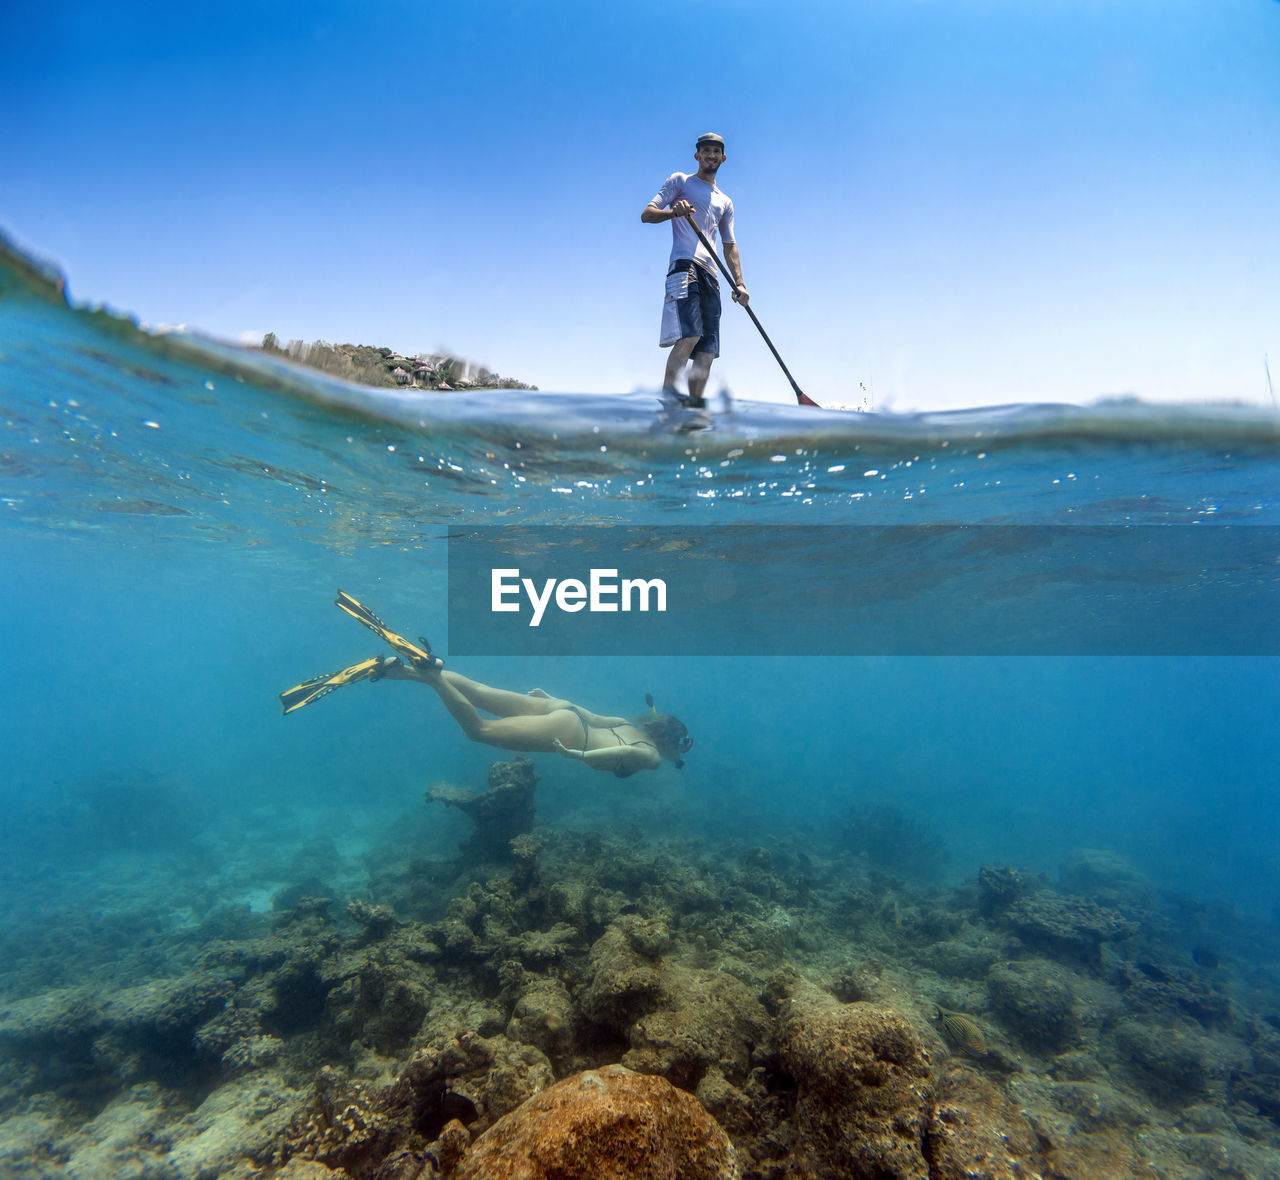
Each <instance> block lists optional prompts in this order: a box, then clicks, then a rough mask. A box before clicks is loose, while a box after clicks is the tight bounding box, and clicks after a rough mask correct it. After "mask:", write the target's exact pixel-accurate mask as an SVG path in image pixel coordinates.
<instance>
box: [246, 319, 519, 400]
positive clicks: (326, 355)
mask: <svg viewBox="0 0 1280 1180" xmlns="http://www.w3.org/2000/svg"><path fill="white" fill-rule="evenodd" d="M250 347H252V346H250ZM257 351H259V352H262V353H264V354H266V355H267V356H278V357H285V358H287V359H289V360H291V361H294V362H296V363H297V364H300V365H306V366H307V367H308V368H311V369H316V370H318V371H319V372H322V373H328V374H329V375H330V376H332V377H340V378H342V379H343V380H345V381H353V382H355V383H356V384H358V385H368V386H371V387H373V388H375V389H426V390H436V391H439V392H441V393H449V392H453V391H455V390H463V389H525V390H536V389H537V388H538V387H537V386H536V385H526V384H525V383H524V382H523V381H516V380H515V379H514V378H511V377H500V376H499V375H498V374H497V373H494V372H493V371H492V370H490V369H486V368H485V367H484V366H483V365H477V364H474V363H473V362H471V361H466V360H462V359H461V358H459V357H455V356H451V355H449V354H448V353H418V354H416V355H412V356H406V355H405V354H403V353H399V352H396V351H395V350H394V349H390V348H381V347H375V346H374V345H370V344H329V343H327V342H325V341H323V340H314V341H312V342H311V343H310V344H306V343H304V342H303V341H301V340H291V341H289V343H288V344H287V345H284V346H283V347H282V346H281V344H280V341H279V339H278V338H277V337H276V334H275V333H274V332H268V333H267V334H266V335H265V336H263V338H262V343H261V344H260V345H258V346H257Z"/></svg>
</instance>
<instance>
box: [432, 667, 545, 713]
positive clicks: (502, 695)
mask: <svg viewBox="0 0 1280 1180" xmlns="http://www.w3.org/2000/svg"><path fill="white" fill-rule="evenodd" d="M442 675H443V677H444V679H445V680H446V681H447V682H448V683H449V684H451V685H453V687H454V688H455V689H457V690H458V692H460V693H461V694H462V695H463V696H464V697H466V698H467V700H469V701H470V702H471V703H472V704H473V705H475V707H476V708H477V709H483V710H484V711H485V712H486V713H492V714H493V715H494V716H495V717H534V716H538V715H540V714H545V713H554V712H555V711H556V710H557V709H565V708H567V707H568V706H569V702H568V701H566V700H561V699H560V698H559V697H549V696H547V695H546V694H545V693H542V694H540V695H533V694H530V693H527V692H511V691H509V690H508V689H505V688H493V687H491V686H490V685H488V684H481V683H480V681H478V680H470V679H468V678H467V677H466V676H463V675H461V674H460V673H458V672H449V671H446V672H443V673H442Z"/></svg>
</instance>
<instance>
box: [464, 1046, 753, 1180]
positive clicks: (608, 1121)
mask: <svg viewBox="0 0 1280 1180" xmlns="http://www.w3.org/2000/svg"><path fill="white" fill-rule="evenodd" d="M738 1176H739V1170H738V1164H737V1157H736V1154H735V1152H734V1149H733V1145H732V1144H731V1143H730V1142H729V1138H728V1136H727V1135H726V1134H725V1133H724V1131H723V1130H721V1129H720V1127H719V1126H717V1125H716V1122H715V1120H714V1119H712V1118H711V1116H710V1115H709V1114H707V1112H706V1111H705V1110H703V1108H702V1107H701V1106H700V1105H699V1103H698V1101H697V1099H696V1098H694V1097H693V1096H692V1095H690V1094H686V1093H684V1092H683V1091H681V1090H677V1089H676V1088H675V1087H674V1086H672V1085H671V1083H670V1082H668V1081H666V1079H665V1078H658V1077H647V1076H645V1075H642V1074H636V1073H632V1072H631V1070H629V1069H626V1068H624V1067H623V1066H620V1065H609V1066H605V1067H604V1068H603V1069H598V1070H588V1071H587V1072H585V1073H580V1074H575V1075H574V1076H573V1077H569V1078H565V1079H564V1081H562V1082H557V1083H556V1084H555V1085H554V1086H551V1087H550V1088H549V1089H547V1090H544V1091H543V1092H542V1093H541V1094H538V1095H537V1096H535V1097H533V1098H531V1099H529V1100H528V1101H527V1102H525V1103H524V1104H523V1105H522V1106H521V1107H519V1109H517V1110H516V1111H514V1112H513V1113H512V1114H509V1115H507V1116H505V1117H504V1118H502V1119H500V1120H499V1121H498V1122H497V1123H495V1124H494V1125H493V1126H492V1127H490V1128H489V1129H488V1130H487V1131H486V1132H485V1133H484V1134H483V1135H481V1136H480V1137H479V1138H478V1139H477V1140H476V1141H475V1143H474V1144H473V1145H472V1147H471V1148H470V1150H468V1151H467V1153H466V1154H465V1155H464V1156H463V1158H462V1162H461V1164H460V1165H459V1167H458V1169H457V1171H456V1172H454V1174H453V1178H452V1180H737V1178H738Z"/></svg>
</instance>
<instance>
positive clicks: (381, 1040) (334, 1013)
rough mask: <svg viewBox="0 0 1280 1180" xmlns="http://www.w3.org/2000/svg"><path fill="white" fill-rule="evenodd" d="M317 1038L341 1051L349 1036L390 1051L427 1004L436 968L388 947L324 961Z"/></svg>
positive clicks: (414, 1027) (414, 1028)
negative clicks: (393, 951) (394, 952)
mask: <svg viewBox="0 0 1280 1180" xmlns="http://www.w3.org/2000/svg"><path fill="white" fill-rule="evenodd" d="M321 979H322V981H323V984H324V986H325V987H326V989H327V994H326V996H325V1001H324V1017H323V1020H322V1022H321V1025H320V1035H321V1040H322V1042H323V1043H324V1044H326V1045H328V1046H329V1047H330V1048H331V1049H332V1050H333V1051H336V1052H337V1053H339V1054H341V1053H344V1052H345V1051H346V1050H347V1049H349V1047H350V1046H351V1044H352V1042H353V1041H360V1042H361V1043H363V1044H366V1045H368V1046H370V1047H371V1048H374V1049H376V1050H377V1051H378V1052H380V1053H390V1052H393V1051H394V1050H396V1049H397V1048H400V1047H402V1046H404V1045H405V1044H407V1042H408V1041H409V1039H410V1038H411V1037H412V1036H413V1035H414V1033H416V1032H417V1031H418V1028H419V1027H420V1026H421V1024H422V1021H423V1018H424V1017H425V1016H426V1014H427V1011H428V1009H429V1008H430V1007H431V989H432V986H433V984H434V983H435V971H434V970H433V969H432V968H431V967H429V966H426V965H425V964H422V963H414V962H410V961H406V960H405V959H404V958H402V957H401V956H399V955H396V954H393V953H392V952H391V950H390V948H388V947H384V946H379V947H373V948H366V949H363V950H360V951H357V952H354V953H349V954H346V955H341V956H338V957H337V958H336V960H334V961H332V962H330V963H326V964H325V967H324V970H323V971H322V973H321Z"/></svg>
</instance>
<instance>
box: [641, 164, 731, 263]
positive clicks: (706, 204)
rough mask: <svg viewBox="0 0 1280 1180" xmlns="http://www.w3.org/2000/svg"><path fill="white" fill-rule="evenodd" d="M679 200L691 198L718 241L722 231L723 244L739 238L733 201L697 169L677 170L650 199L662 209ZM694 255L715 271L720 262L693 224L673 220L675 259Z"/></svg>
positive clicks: (698, 215) (706, 231)
mask: <svg viewBox="0 0 1280 1180" xmlns="http://www.w3.org/2000/svg"><path fill="white" fill-rule="evenodd" d="M679 200H685V201H688V202H689V204H690V205H692V206H693V208H694V211H695V212H694V217H696V218H697V221H698V224H699V225H700V226H701V227H702V232H703V233H704V234H706V235H707V237H708V238H709V239H710V240H711V241H712V242H713V243H714V242H715V240H716V231H717V230H719V232H720V241H721V243H722V244H726V245H727V244H729V243H732V242H733V241H735V238H734V236H733V202H732V201H731V200H729V198H728V197H726V196H725V195H724V193H723V192H721V191H720V190H719V189H718V188H716V187H715V185H711V184H708V183H707V182H706V181H705V180H700V179H699V178H698V174H697V173H696V172H693V173H690V172H673V173H672V174H671V175H670V176H668V177H667V179H666V183H665V184H663V186H662V187H661V188H660V189H659V190H658V195H657V196H656V197H654V198H653V200H652V201H650V202H649V204H650V205H657V206H658V207H659V208H661V209H670V208H671V206H672V205H674V204H675V203H676V202H677V201H679ZM677 258H692V259H693V260H694V262H697V263H700V264H701V265H702V266H705V267H706V268H707V269H708V270H709V271H711V272H712V273H714V272H715V270H716V264H715V262H714V261H713V260H712V258H711V255H710V254H708V253H707V249H706V247H705V246H704V245H703V244H702V243H701V242H700V241H698V235H697V234H695V233H694V232H693V227H692V226H691V225H690V224H689V222H688V221H687V220H686V219H685V218H683V217H673V218H672V219H671V258H670V262H674V261H675V260H676V259H677Z"/></svg>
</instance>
